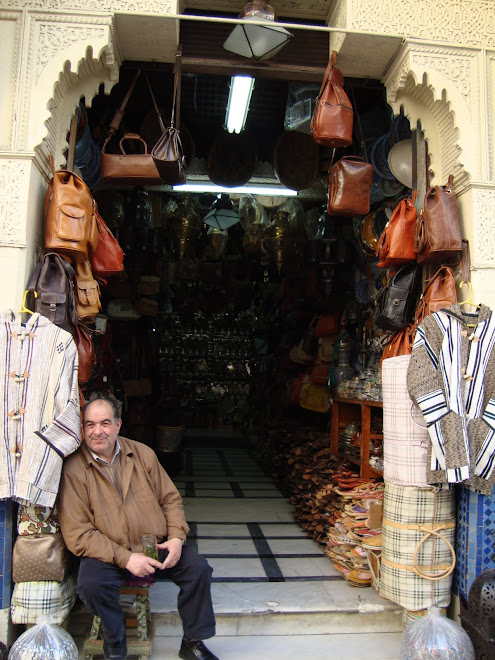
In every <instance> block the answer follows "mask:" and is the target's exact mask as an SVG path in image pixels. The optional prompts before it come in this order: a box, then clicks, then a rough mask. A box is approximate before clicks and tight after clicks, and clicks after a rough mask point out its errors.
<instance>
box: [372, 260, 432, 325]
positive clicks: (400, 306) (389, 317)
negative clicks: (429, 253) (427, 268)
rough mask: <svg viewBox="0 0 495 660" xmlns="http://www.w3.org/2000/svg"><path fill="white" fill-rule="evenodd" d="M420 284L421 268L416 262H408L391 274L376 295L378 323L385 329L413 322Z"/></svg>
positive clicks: (376, 320)
mask: <svg viewBox="0 0 495 660" xmlns="http://www.w3.org/2000/svg"><path fill="white" fill-rule="evenodd" d="M420 284H421V270H420V268H419V267H418V265H417V264H416V263H412V264H406V265H405V266H402V268H400V269H399V270H398V271H397V272H396V273H395V274H393V275H391V276H390V277H389V278H388V281H387V283H386V284H385V286H384V287H382V289H380V291H379V292H378V294H377V296H376V305H377V309H378V313H377V316H376V319H375V323H376V325H377V326H378V327H379V328H382V329H383V330H401V329H402V328H405V327H406V325H407V324H408V323H410V322H412V320H413V316H414V310H415V308H416V300H417V297H418V293H419V287H420Z"/></svg>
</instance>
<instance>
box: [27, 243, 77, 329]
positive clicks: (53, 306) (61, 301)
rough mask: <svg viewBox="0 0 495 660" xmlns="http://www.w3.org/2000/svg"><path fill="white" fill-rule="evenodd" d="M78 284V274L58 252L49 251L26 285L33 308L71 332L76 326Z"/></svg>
mask: <svg viewBox="0 0 495 660" xmlns="http://www.w3.org/2000/svg"><path fill="white" fill-rule="evenodd" d="M75 281H76V274H75V272H74V269H73V268H72V266H71V265H70V264H69V262H68V261H66V260H65V259H64V257H62V256H60V255H59V254H57V253H56V252H47V253H46V254H45V255H44V256H43V258H42V259H41V261H38V263H37V264H36V266H35V268H34V270H33V272H32V274H31V277H30V279H29V283H28V286H27V290H28V292H29V293H30V294H31V296H32V298H34V303H33V305H32V307H31V309H34V311H35V312H38V314H41V316H45V317H46V318H47V319H49V320H50V321H51V322H52V323H55V325H58V326H60V327H61V328H63V329H64V330H67V332H72V330H73V327H74V325H75V324H76V323H77V318H76V308H75Z"/></svg>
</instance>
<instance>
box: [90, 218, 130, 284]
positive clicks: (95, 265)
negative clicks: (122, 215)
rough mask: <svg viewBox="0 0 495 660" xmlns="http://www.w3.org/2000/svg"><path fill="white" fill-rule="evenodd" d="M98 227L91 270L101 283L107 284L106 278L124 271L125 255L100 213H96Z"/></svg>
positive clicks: (91, 259)
mask: <svg viewBox="0 0 495 660" xmlns="http://www.w3.org/2000/svg"><path fill="white" fill-rule="evenodd" d="M96 225H97V227H98V236H99V238H98V245H97V246H96V250H95V251H94V253H93V254H92V255H91V258H90V263H91V270H92V271H93V275H94V276H95V277H96V278H97V279H98V280H100V282H102V283H103V284H106V280H105V279H104V278H105V277H111V276H112V275H117V274H118V273H121V272H122V271H123V270H124V256H125V254H124V251H123V250H122V248H121V247H120V244H119V242H118V240H117V239H116V238H115V236H114V235H113V234H112V232H111V231H110V229H109V228H108V227H107V224H106V222H105V221H104V220H103V218H102V217H101V215H100V214H99V213H96Z"/></svg>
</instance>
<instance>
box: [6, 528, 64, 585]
mask: <svg viewBox="0 0 495 660" xmlns="http://www.w3.org/2000/svg"><path fill="white" fill-rule="evenodd" d="M71 564H72V561H71V555H70V553H69V551H68V550H67V547H66V545H65V543H64V539H63V537H62V534H61V532H55V533H53V534H24V535H21V536H18V537H17V538H16V540H15V543H14V550H13V554H12V579H13V581H14V582H16V583H17V582H39V581H43V580H55V581H56V582H61V581H62V580H63V579H64V577H66V575H68V573H69V572H70V568H71Z"/></svg>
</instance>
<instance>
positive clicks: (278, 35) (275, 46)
mask: <svg viewBox="0 0 495 660" xmlns="http://www.w3.org/2000/svg"><path fill="white" fill-rule="evenodd" d="M245 20H246V21H249V20H251V21H257V22H260V21H262V22H263V23H266V25H246V24H243V25H236V27H235V28H234V29H233V30H232V33H231V34H230V36H229V37H228V38H227V39H226V41H225V43H224V44H223V47H224V48H225V50H228V51H230V52H231V53H235V54H236V55H241V56H242V57H248V58H250V59H253V60H268V59H270V58H271V57H273V56H274V55H275V54H276V53H278V51H279V50H280V49H281V48H282V47H283V46H285V44H286V43H287V42H288V41H289V39H290V38H291V37H292V34H291V33H290V32H288V31H287V30H286V29H285V28H282V27H277V25H274V24H273V21H271V20H268V19H263V18H260V17H258V16H247V17H246V18H245Z"/></svg>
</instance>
